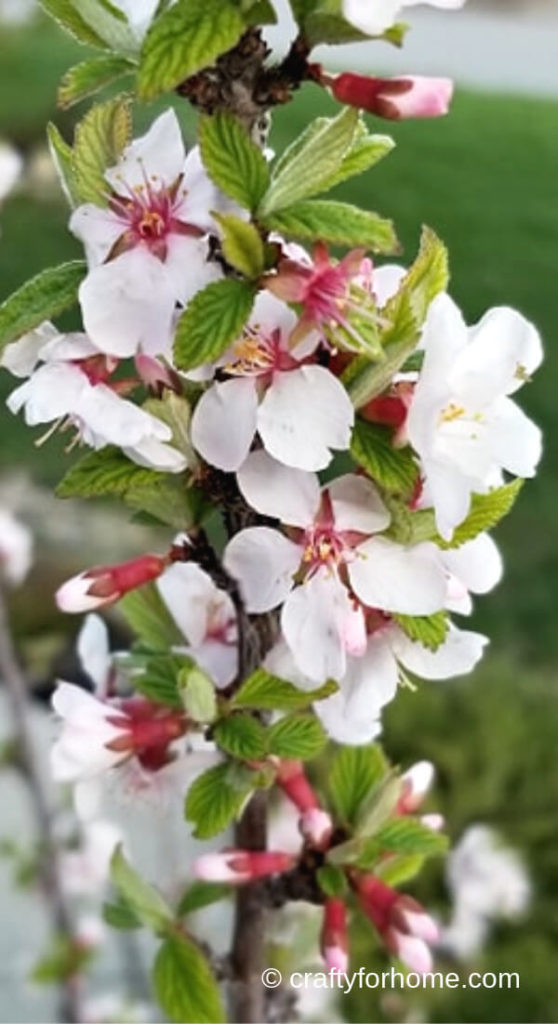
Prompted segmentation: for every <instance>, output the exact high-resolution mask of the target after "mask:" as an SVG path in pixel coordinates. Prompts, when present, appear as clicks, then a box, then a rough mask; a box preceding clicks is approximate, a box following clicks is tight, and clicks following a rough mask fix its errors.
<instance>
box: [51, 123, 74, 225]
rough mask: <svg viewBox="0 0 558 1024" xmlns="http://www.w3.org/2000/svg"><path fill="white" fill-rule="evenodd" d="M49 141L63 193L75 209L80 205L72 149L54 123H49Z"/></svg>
mask: <svg viewBox="0 0 558 1024" xmlns="http://www.w3.org/2000/svg"><path fill="white" fill-rule="evenodd" d="M47 141H48V148H49V152H50V156H51V159H52V162H53V164H54V167H55V169H56V173H57V175H58V180H59V181H60V185H61V186H62V191H63V193H64V195H65V197H66V199H67V201H68V203H69V204H70V206H71V207H72V209H74V207H76V206H78V205H79V194H78V191H77V186H76V181H75V175H74V166H73V158H74V155H73V150H72V147H71V146H70V145H68V143H67V142H66V141H65V139H63V138H62V136H61V134H60V132H59V131H58V128H57V127H56V125H55V124H53V123H52V121H49V123H48V125H47Z"/></svg>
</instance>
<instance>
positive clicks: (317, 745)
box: [267, 714, 327, 761]
mask: <svg viewBox="0 0 558 1024" xmlns="http://www.w3.org/2000/svg"><path fill="white" fill-rule="evenodd" d="M267 740H268V746H269V751H270V753H271V754H275V755H276V756H277V757H287V758H289V759H292V760H293V761H309V760H310V759H311V758H312V757H316V756H317V754H319V753H320V751H321V750H323V748H324V746H325V744H326V742H327V737H326V734H325V732H324V730H323V726H322V724H321V722H319V721H318V719H317V718H314V715H311V714H306V715H288V716H287V717H286V718H282V719H281V720H280V721H279V722H276V723H275V725H272V726H271V728H270V729H269V731H268V735H267Z"/></svg>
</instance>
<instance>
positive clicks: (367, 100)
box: [326, 72, 453, 121]
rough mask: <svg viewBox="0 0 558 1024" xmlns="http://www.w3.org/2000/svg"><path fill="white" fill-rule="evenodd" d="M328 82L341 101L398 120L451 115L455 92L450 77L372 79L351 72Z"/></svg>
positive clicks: (328, 79)
mask: <svg viewBox="0 0 558 1024" xmlns="http://www.w3.org/2000/svg"><path fill="white" fill-rule="evenodd" d="M326 81H327V84H328V85H329V86H330V87H331V90H332V92H333V95H334V96H335V98H336V99H338V100H340V101H341V103H348V104H349V106H351V107H359V108H360V109H361V110H367V111H368V112H369V113H370V114H377V116H378V117H385V118H388V119H389V120H396V121H399V120H401V119H402V118H407V117H441V116H442V115H443V114H447V112H448V110H449V105H450V102H451V99H452V95H453V82H452V81H451V80H450V79H449V78H425V77H422V76H420V75H406V76H404V77H400V78H372V77H367V76H366V75H354V74H352V73H350V72H347V73H346V74H342V75H338V76H337V78H329V77H328V78H327V79H326Z"/></svg>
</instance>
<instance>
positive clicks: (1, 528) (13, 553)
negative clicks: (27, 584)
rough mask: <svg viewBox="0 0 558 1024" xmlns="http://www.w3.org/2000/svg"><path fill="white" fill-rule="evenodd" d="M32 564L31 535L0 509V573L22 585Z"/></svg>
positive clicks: (10, 515)
mask: <svg viewBox="0 0 558 1024" xmlns="http://www.w3.org/2000/svg"><path fill="white" fill-rule="evenodd" d="M32 563H33V535H32V533H31V531H30V530H28V529H27V527H26V526H24V525H23V523H20V522H19V521H18V520H17V519H16V518H15V517H14V516H13V515H12V514H11V512H8V511H7V510H6V509H0V573H1V574H2V575H3V576H4V578H5V579H6V580H7V581H8V582H9V583H12V584H14V585H17V584H19V583H22V582H23V580H24V579H25V577H26V576H27V573H28V572H29V569H30V568H31V565H32Z"/></svg>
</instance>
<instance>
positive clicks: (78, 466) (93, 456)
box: [56, 445, 164, 498]
mask: <svg viewBox="0 0 558 1024" xmlns="http://www.w3.org/2000/svg"><path fill="white" fill-rule="evenodd" d="M163 478H164V474H163V473H155V472H154V471H153V470H151V469H144V468H143V467H142V466H138V464H137V463H136V462H131V460H130V459H128V458H126V456H125V455H124V453H123V452H122V451H121V450H120V448H116V447H114V446H112V445H107V446H106V448H102V449H101V451H94V452H88V454H87V455H84V456H83V458H81V459H79V460H78V462H76V463H75V465H73V466H72V467H71V469H69V470H68V472H67V473H66V475H65V476H64V477H63V478H62V480H61V481H60V483H59V484H58V487H57V488H56V495H57V497H58V498H101V497H107V496H108V495H114V496H115V497H124V496H125V495H126V492H127V491H128V490H129V488H130V487H133V486H135V485H138V484H142V483H144V484H153V486H157V484H158V483H159V482H160V480H161V479H163Z"/></svg>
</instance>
